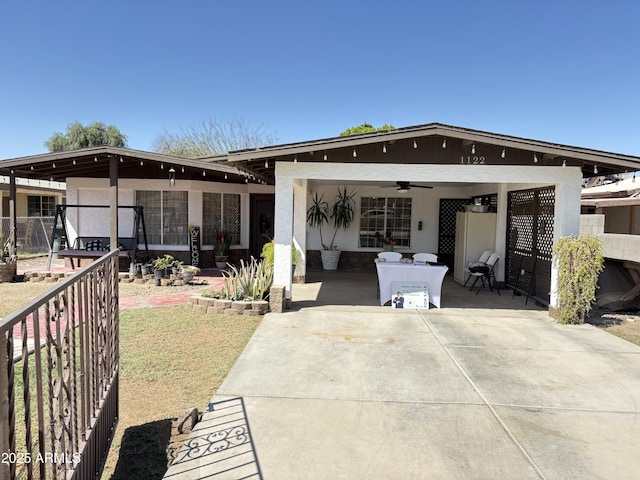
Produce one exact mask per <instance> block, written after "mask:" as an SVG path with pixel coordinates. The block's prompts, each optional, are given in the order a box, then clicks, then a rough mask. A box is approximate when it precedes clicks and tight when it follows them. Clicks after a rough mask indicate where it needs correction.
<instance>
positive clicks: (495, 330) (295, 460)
mask: <svg viewBox="0 0 640 480" xmlns="http://www.w3.org/2000/svg"><path fill="white" fill-rule="evenodd" d="M301 288H302V287H301ZM303 288H309V287H307V286H305V287H303ZM452 288H454V287H449V291H450V293H451V289H452ZM294 292H295V291H294ZM466 292H467V291H466V290H462V289H461V288H460V292H458V293H459V294H460V295H466V296H468V295H467V293H466ZM490 295H492V296H490ZM480 296H483V300H486V301H487V302H489V304H491V303H494V304H495V306H496V308H490V307H486V306H485V308H472V307H468V306H467V307H463V308H446V307H443V308H442V309H437V310H436V309H431V310H422V311H415V310H414V311H410V310H404V311H398V310H392V309H390V308H388V307H386V308H385V307H379V306H377V307H372V306H349V305H337V306H336V305H325V306H315V307H309V308H306V307H305V308H299V309H297V310H294V311H291V312H287V313H283V314H268V315H267V316H266V317H265V319H264V320H263V322H262V324H261V325H260V327H259V328H258V330H257V331H256V333H255V334H254V336H253V338H252V339H251V341H250V342H249V344H248V346H247V348H246V349H245V351H244V352H243V354H242V356H241V357H240V359H239V360H238V361H237V363H236V364H235V366H234V367H233V369H232V371H231V372H230V374H229V375H228V377H227V379H226V380H225V382H224V384H223V385H222V386H221V388H220V389H219V390H218V392H217V395H216V396H215V397H214V398H213V400H212V410H214V411H212V412H207V413H205V414H204V416H203V420H202V421H201V422H200V423H199V424H198V426H197V429H196V430H195V431H194V433H193V434H192V437H190V442H188V443H187V444H186V445H185V450H184V452H186V453H183V455H181V456H179V458H181V460H180V461H178V462H177V464H174V465H173V466H172V467H171V468H170V470H169V471H168V472H167V475H166V477H165V478H181V479H182V478H242V475H240V474H239V473H238V471H239V470H236V469H235V467H233V466H230V465H231V463H230V462H236V464H237V465H240V464H243V465H245V466H244V467H243V468H250V469H252V472H253V471H255V473H256V474H259V473H260V471H261V474H262V477H263V478H265V479H268V480H276V479H286V480H291V479H340V478H345V479H385V480H388V479H423V478H424V479H491V480H495V479H541V478H542V479H572V480H573V479H617V480H619V479H637V478H638V472H640V455H638V452H640V440H639V439H640V414H639V412H640V409H639V404H640V347H638V346H635V345H633V344H630V343H628V342H625V341H623V340H621V339H618V338H616V337H614V336H612V335H610V334H608V333H606V332H603V331H600V330H598V329H596V328H594V327H592V326H589V325H583V326H561V325H557V324H555V323H554V322H553V321H552V320H550V319H549V318H548V316H547V313H546V311H545V310H542V309H540V308H532V307H531V306H530V305H529V306H527V307H526V308H527V309H526V310H525V309H524V308H525V307H524V305H523V303H524V301H523V300H519V299H518V298H516V299H514V300H512V299H511V298H510V296H507V295H504V294H503V295H502V297H498V296H495V294H490V293H489V292H488V291H487V292H484V291H483V292H481V294H480V295H479V296H478V297H480ZM445 298H446V296H443V299H445ZM507 300H510V301H511V304H509V302H508V301H507ZM304 305H307V304H306V303H305V304H304ZM509 305H511V308H507V307H508V306H509ZM294 308H295V305H294ZM236 397H241V398H242V399H243V401H244V408H243V410H242V412H241V414H240V417H243V418H241V419H240V420H238V422H240V423H242V421H244V422H245V424H248V426H249V427H250V430H248V431H247V434H250V435H247V438H248V439H249V440H251V439H252V440H253V442H252V443H251V442H250V441H248V442H245V445H244V450H243V451H242V452H241V451H240V449H237V452H238V453H239V454H238V455H237V456H234V458H233V459H231V460H229V459H225V460H224V461H222V460H221V458H220V454H219V453H216V452H215V451H214V450H216V448H212V447H213V446H214V445H215V444H217V445H219V442H218V440H219V439H220V435H221V434H220V431H222V430H224V428H223V427H220V426H219V425H220V422H219V420H218V418H219V417H220V415H221V414H220V412H219V411H217V410H216V409H215V406H214V404H215V403H217V402H221V401H224V400H228V399H233V398H236ZM220 405H222V404H220ZM229 431H230V430H229ZM216 432H217V433H216ZM228 434H229V433H228V432H227V433H226V434H225V435H228ZM232 450H235V449H229V450H228V451H227V455H229V453H228V452H230V451H232ZM234 455H235V454H234ZM221 472H225V473H221ZM213 474H219V475H217V476H211V475H213Z"/></svg>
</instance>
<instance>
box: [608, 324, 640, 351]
mask: <svg viewBox="0 0 640 480" xmlns="http://www.w3.org/2000/svg"><path fill="white" fill-rule="evenodd" d="M605 331H607V332H609V333H611V334H612V335H615V336H617V337H620V338H622V339H623V340H626V341H627V342H631V343H635V344H636V345H638V346H640V323H639V322H637V321H636V322H633V323H631V322H625V323H622V324H620V325H613V326H610V327H605Z"/></svg>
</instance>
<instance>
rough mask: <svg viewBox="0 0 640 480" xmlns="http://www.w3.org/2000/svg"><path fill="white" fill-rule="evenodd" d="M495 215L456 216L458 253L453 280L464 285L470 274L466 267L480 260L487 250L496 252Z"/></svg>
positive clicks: (466, 214) (472, 213)
mask: <svg viewBox="0 0 640 480" xmlns="http://www.w3.org/2000/svg"><path fill="white" fill-rule="evenodd" d="M497 216H498V215H497V214H495V213H476V212H458V213H457V215H456V253H455V260H454V268H453V278H454V280H455V281H456V282H458V283H464V282H465V280H466V279H467V275H468V273H467V272H465V270H464V267H465V266H466V265H467V264H468V263H469V262H473V261H474V260H478V258H480V255H481V254H482V252H484V251H485V250H491V251H492V252H493V251H495V248H496V219H497Z"/></svg>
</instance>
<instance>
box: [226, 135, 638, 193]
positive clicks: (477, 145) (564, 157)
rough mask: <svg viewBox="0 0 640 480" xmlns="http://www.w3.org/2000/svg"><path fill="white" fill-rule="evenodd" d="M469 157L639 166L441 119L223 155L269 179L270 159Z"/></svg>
mask: <svg viewBox="0 0 640 480" xmlns="http://www.w3.org/2000/svg"><path fill="white" fill-rule="evenodd" d="M383 148H384V151H383ZM474 150H475V153H473V152H474ZM473 156H482V157H483V158H484V159H485V162H486V164H494V165H495V164H503V165H529V166H530V165H534V164H538V165H541V166H563V164H565V165H567V166H579V167H581V169H582V172H583V177H593V176H599V175H612V174H615V173H622V172H626V171H635V170H640V157H636V156H631V155H624V154H619V153H611V152H605V151H600V150H594V149H589V148H582V147H575V146H570V145H562V144H557V143H550V142H544V141H541V140H533V139H528V138H521V137H515V136H511V135H503V134H498V133H491V132H486V131H481V130H473V129H469V128H462V127H455V126H451V125H444V124H441V123H429V124H425V125H417V126H412V127H403V128H396V129H393V130H384V131H376V132H371V133H363V134H359V135H349V136H344V137H340V136H338V137H330V138H324V139H319V140H310V141H305V142H298V143H288V144H283V145H274V146H268V147H258V148H254V149H244V150H237V151H232V152H229V153H228V154H227V155H226V156H224V158H226V159H227V160H228V161H229V162H232V163H234V164H236V165H243V166H245V167H246V168H247V169H250V170H251V171H253V172H255V173H257V174H260V175H262V176H264V177H266V178H268V179H269V182H270V183H271V182H272V181H273V165H274V163H275V161H300V162H304V161H307V162H310V161H311V162H317V161H328V162H338V163H344V162H364V163H416V164H417V163H442V164H451V163H460V162H461V159H464V161H467V157H473ZM215 158H216V159H220V158H222V157H221V156H219V157H215ZM269 160H273V161H271V162H268V161H269ZM472 161H473V159H472ZM596 166H597V168H596Z"/></svg>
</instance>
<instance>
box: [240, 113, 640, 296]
mask: <svg viewBox="0 0 640 480" xmlns="http://www.w3.org/2000/svg"><path fill="white" fill-rule="evenodd" d="M228 160H229V161H230V162H232V163H236V164H242V165H243V166H245V167H246V168H248V169H251V170H253V171H256V172H259V173H260V174H261V175H263V176H266V177H268V178H273V181H274V182H275V202H276V212H277V215H276V225H275V242H276V246H275V252H276V271H275V283H276V284H278V285H284V286H285V287H286V297H287V299H288V300H291V295H292V294H291V291H292V290H291V286H292V283H293V282H292V274H293V268H292V265H291V245H292V244H293V245H295V246H296V248H298V249H299V250H300V252H301V253H302V262H301V263H302V265H300V264H298V265H297V266H296V271H295V273H296V276H297V277H301V278H304V276H305V273H306V265H307V264H310V263H312V262H313V257H314V256H315V255H316V254H317V251H318V250H319V249H320V248H321V246H320V245H319V242H318V241H317V240H316V239H315V235H313V237H312V236H311V234H312V233H313V232H312V231H310V230H308V228H307V224H306V215H305V214H306V210H307V208H308V205H309V199H310V197H311V195H312V194H313V192H316V191H321V192H331V191H333V190H335V188H336V187H339V186H347V187H348V188H352V189H353V190H354V191H357V192H360V194H363V195H365V194H366V195H368V196H375V195H389V193H383V192H389V191H391V192H393V195H394V196H397V195H405V196H412V198H414V199H415V200H414V204H415V205H418V206H420V207H423V211H422V213H421V215H424V217H418V218H412V226H411V235H412V245H411V249H408V250H407V252H409V253H410V252H411V251H413V252H415V251H432V252H434V251H436V249H439V248H440V245H439V241H438V233H437V230H438V228H437V225H438V215H439V214H440V213H441V208H439V206H438V202H441V201H442V200H446V199H449V198H458V197H459V196H465V197H466V198H468V199H471V198H474V197H492V198H493V199H495V208H496V212H497V226H496V241H495V251H497V252H500V254H501V256H502V258H503V259H504V261H503V262H500V264H499V265H498V269H497V272H496V276H497V279H498V281H501V282H505V284H507V285H511V286H513V284H514V283H515V279H516V277H517V272H518V271H519V267H521V266H522V265H523V258H522V257H525V259H526V260H527V261H526V262H525V263H524V264H525V265H528V264H530V263H531V262H532V261H533V260H534V259H535V261H536V264H537V276H536V279H535V282H534V285H533V287H532V293H533V296H534V297H536V298H537V299H538V300H539V301H542V302H543V303H545V304H549V305H550V306H551V307H553V305H554V293H553V292H554V290H555V287H554V284H555V278H556V275H555V272H554V269H553V266H552V256H551V251H552V248H553V245H554V244H555V243H556V241H557V240H558V239H559V238H560V237H562V236H567V235H573V234H578V233H579V223H580V192H581V188H582V179H583V178H585V177H592V176H598V175H609V174H614V173H620V172H625V171H634V170H638V169H640V158H638V157H633V156H628V155H621V154H615V153H608V152H601V151H596V150H591V149H586V148H581V147H574V146H568V145H560V144H555V143H549V142H544V141H540V140H532V139H526V138H520V137H513V136H508V135H502V134H496V133H490V132H484V131H479V130H472V129H465V128H460V127H454V126H448V125H443V124H438V123H431V124H427V125H420V126H415V127H406V128H399V129H394V130H390V131H381V132H374V133H367V134H361V135H353V136H348V137H333V138H328V139H322V140H317V141H309V142H301V143H294V144H287V145H280V146H275V147H267V148H259V149H255V150H244V151H240V152H230V153H229V155H228ZM398 182H411V184H414V185H418V186H431V187H434V188H433V190H432V191H433V192H441V193H435V194H433V195H432V196H431V197H426V196H422V197H421V196H420V195H421V194H420V193H418V189H410V190H407V189H401V188H400V184H399V183H398ZM383 189H385V190H383ZM394 190H395V191H394ZM422 195H426V194H422ZM427 205H428V206H427ZM419 222H420V224H421V223H422V222H424V223H426V224H428V225H429V226H430V229H429V230H427V231H426V232H425V231H422V229H421V226H419ZM514 231H517V232H518V234H517V235H514ZM414 238H415V242H414ZM338 240H339V241H340V242H341V243H342V245H345V248H344V250H348V251H351V252H357V253H359V254H361V255H362V254H369V258H370V259H372V258H373V255H374V254H375V251H376V248H371V247H363V246H362V245H361V244H360V243H359V242H358V232H357V230H356V229H355V228H354V229H351V230H348V231H346V232H340V233H339V237H338ZM414 243H415V245H416V246H414V245H413V244H414ZM416 248H420V250H416ZM426 249H429V250H426ZM377 250H379V248H378V249H377ZM439 253H440V252H439ZM365 264H366V263H365ZM523 268H524V267H523Z"/></svg>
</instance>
